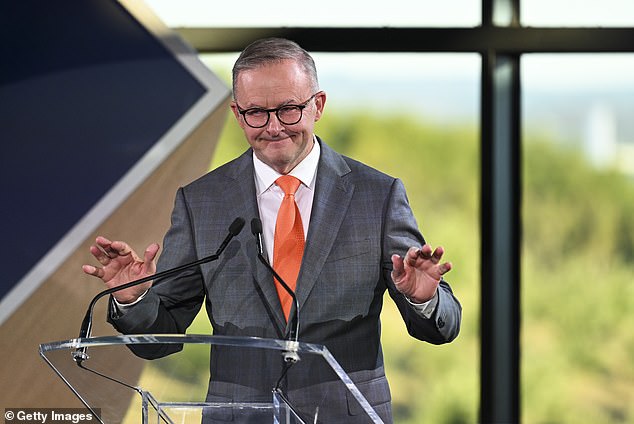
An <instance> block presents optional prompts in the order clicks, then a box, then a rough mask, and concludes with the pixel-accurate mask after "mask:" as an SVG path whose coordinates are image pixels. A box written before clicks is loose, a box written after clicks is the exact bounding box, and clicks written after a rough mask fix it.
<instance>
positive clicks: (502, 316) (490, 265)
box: [479, 0, 521, 423]
mask: <svg viewBox="0 0 634 424" xmlns="http://www.w3.org/2000/svg"><path fill="white" fill-rule="evenodd" d="M496 7H503V8H506V10H507V12H509V14H508V16H507V17H508V23H506V25H508V27H513V26H518V25H519V0H483V1H482V25H483V26H484V27H489V28H493V27H494V26H495V22H494V14H495V11H496V10H495V9H496ZM482 55H483V57H482V85H481V90H482V96H481V106H482V111H481V129H480V131H481V181H482V188H481V214H482V215H481V231H482V237H481V243H482V246H481V254H480V258H481V259H480V260H481V267H480V269H481V271H480V272H481V322H480V326H481V329H480V333H481V341H480V343H481V345H480V352H481V356H480V417H479V418H480V419H479V421H480V422H481V423H519V422H520V243H521V219H520V203H521V170H520V164H521V140H520V122H521V121H520V119H521V115H520V104H521V103H520V102H521V97H520V96H521V93H520V71H519V69H520V54H519V53H515V54H503V53H501V52H499V51H497V50H494V49H489V50H487V51H485V52H483V54H482Z"/></svg>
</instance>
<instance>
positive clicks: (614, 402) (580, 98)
mask: <svg viewBox="0 0 634 424" xmlns="http://www.w3.org/2000/svg"><path fill="white" fill-rule="evenodd" d="M522 92H523V95H524V99H523V106H522V107H523V114H524V116H523V119H524V134H523V149H524V162H523V167H524V183H523V184H524V186H523V193H524V194H523V226H524V228H523V234H524V238H523V246H522V247H523V251H522V294H521V297H522V307H521V311H522V340H521V343H522V349H521V351H522V364H521V372H522V378H521V382H522V403H523V404H522V408H521V410H522V414H523V416H522V422H529V423H533V422H540V423H542V422H558V423H579V422H632V420H634V409H633V407H632V405H634V397H633V396H634V395H633V393H634V366H633V365H632V358H633V357H634V331H632V329H633V328H634V315H633V314H632V311H634V284H632V282H633V281H634V123H633V121H634V120H633V119H632V111H634V55H590V54H588V55H527V56H525V57H524V58H523V61H522Z"/></svg>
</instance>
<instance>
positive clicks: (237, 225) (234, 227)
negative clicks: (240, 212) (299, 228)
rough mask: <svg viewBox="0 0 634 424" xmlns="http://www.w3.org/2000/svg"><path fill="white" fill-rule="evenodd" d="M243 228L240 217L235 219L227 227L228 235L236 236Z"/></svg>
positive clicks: (242, 220)
mask: <svg viewBox="0 0 634 424" xmlns="http://www.w3.org/2000/svg"><path fill="white" fill-rule="evenodd" d="M243 227H244V219H243V218H241V217H237V218H236V219H234V220H233V222H232V223H231V225H230V226H229V233H230V234H231V235H232V236H237V235H238V234H240V231H242V228H243Z"/></svg>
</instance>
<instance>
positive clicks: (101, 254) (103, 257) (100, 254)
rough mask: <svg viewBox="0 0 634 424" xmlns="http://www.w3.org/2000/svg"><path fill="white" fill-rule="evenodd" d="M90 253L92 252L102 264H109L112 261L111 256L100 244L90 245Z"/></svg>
mask: <svg viewBox="0 0 634 424" xmlns="http://www.w3.org/2000/svg"><path fill="white" fill-rule="evenodd" d="M90 253H92V255H93V256H94V257H95V259H97V261H99V263H100V264H101V265H107V264H108V263H110V259H111V258H110V256H109V255H108V254H107V253H106V252H105V251H103V250H102V249H100V248H99V247H98V246H90Z"/></svg>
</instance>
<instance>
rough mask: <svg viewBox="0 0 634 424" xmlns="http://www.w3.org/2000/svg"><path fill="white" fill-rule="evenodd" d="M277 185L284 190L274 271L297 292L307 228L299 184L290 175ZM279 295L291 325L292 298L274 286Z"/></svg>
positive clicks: (276, 239)
mask: <svg viewBox="0 0 634 424" xmlns="http://www.w3.org/2000/svg"><path fill="white" fill-rule="evenodd" d="M275 183H276V184H277V185H278V186H280V188H281V189H282V190H284V199H283V200H282V204H281V205H280V209H279V211H278V212H277V221H276V222H275V236H274V241H273V268H275V270H276V271H277V273H278V274H279V275H280V277H282V279H283V280H284V282H285V283H286V284H287V285H288V286H289V287H290V288H291V289H292V290H293V291H295V287H296V284H297V276H298V274H299V268H300V266H301V264H302V256H303V255H304V227H303V225H302V217H301V215H300V214H299V209H298V208H297V203H295V192H296V191H297V188H298V187H299V184H300V181H299V180H298V179H297V178H295V177H293V176H290V175H283V176H281V177H280V178H278V179H277V181H275ZM275 287H276V288H277V294H278V296H279V297H280V303H281V304H282V310H283V311H284V316H285V317H286V320H287V321H288V315H289V314H290V311H291V305H292V304H293V298H292V297H291V296H290V294H288V293H287V292H286V290H284V287H282V285H281V284H280V283H279V282H277V279H276V282H275Z"/></svg>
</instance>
